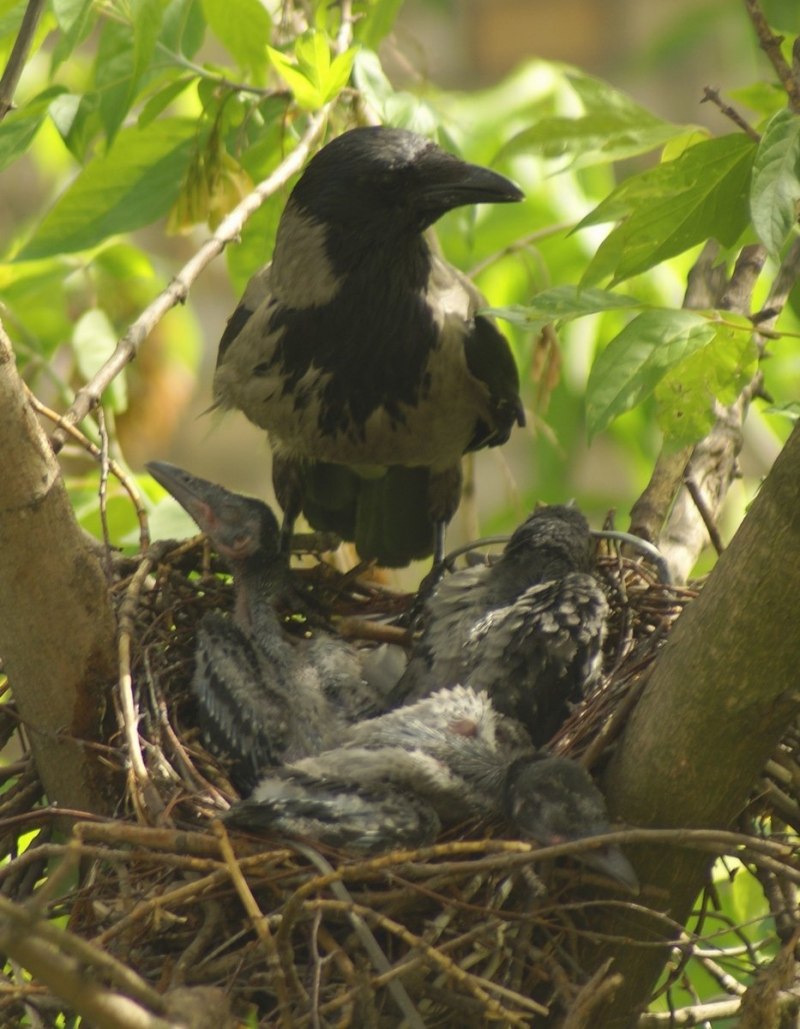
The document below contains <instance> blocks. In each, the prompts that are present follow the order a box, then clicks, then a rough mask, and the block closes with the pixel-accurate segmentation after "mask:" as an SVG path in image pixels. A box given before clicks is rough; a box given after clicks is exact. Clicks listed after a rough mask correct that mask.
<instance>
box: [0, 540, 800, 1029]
mask: <svg viewBox="0 0 800 1029" xmlns="http://www.w3.org/2000/svg"><path fill="white" fill-rule="evenodd" d="M600 564H601V573H602V576H603V579H604V581H605V583H606V587H607V590H608V594H609V599H610V602H611V607H612V616H611V620H610V627H609V628H610V631H609V634H608V639H607V643H606V660H605V667H606V675H605V677H604V681H603V683H602V685H601V687H600V688H599V689H597V690H596V691H595V692H594V693H593V695H592V696H591V697H589V698H588V699H587V700H586V701H585V702H584V703H583V704H582V705H581V706H580V707H579V708H578V709H577V710H576V711H575V712H574V713H573V715H572V717H571V718H570V719H569V721H568V722H567V724H566V725H565V726H564V727H563V728H562V730H561V732H560V733H559V735H558V737H557V738H556V740H555V741H554V743H553V746H554V749H556V750H558V751H559V752H561V753H564V754H569V755H572V756H576V757H580V758H581V759H582V760H584V761H586V762H587V763H588V764H589V765H590V766H593V765H596V764H597V763H598V762H599V761H602V759H603V758H604V756H605V755H606V754H607V752H608V749H609V747H610V746H613V741H614V739H615V737H616V735H617V734H618V732H619V730H620V729H621V728H622V725H623V723H624V719H625V717H626V714H627V711H628V710H629V708H630V706H631V703H632V701H633V700H635V697H636V694H637V691H638V688H639V684H640V683H641V681H642V676H643V673H644V672H645V671H646V670H647V668H648V667H649V665H650V663H651V662H652V661H653V659H654V657H655V655H656V653H657V652H658V649H659V648H660V646H661V645H662V644H663V642H664V641H665V640H666V638H667V636H668V634H669V631H670V628H671V626H672V624H673V623H674V621H675V619H676V617H677V616H678V614H679V613H680V611H681V609H682V608H683V606H684V604H685V603H686V602H687V601H688V600H689V599H690V598H691V597H692V596H693V595H694V593H693V591H692V590H683V589H676V588H673V587H668V586H664V585H662V584H660V583H659V582H658V581H657V580H656V579H655V578H654V577H652V576H651V575H650V573H649V572H648V571H647V569H643V568H642V567H640V566H639V565H637V564H634V563H633V562H631V561H629V560H627V559H625V558H621V557H619V556H616V555H614V556H608V557H604V558H602V559H601V562H600ZM218 571H220V569H218V567H217V566H216V564H215V563H214V560H213V559H212V557H211V555H210V554H209V551H208V549H207V547H205V546H204V545H203V544H202V543H201V542H199V541H197V540H195V541H190V542H189V543H187V544H184V545H182V546H178V547H176V546H175V545H167V544H156V545H155V547H153V548H151V550H150V551H149V552H148V555H146V556H145V558H144V559H140V560H137V561H135V562H130V563H127V564H126V565H123V566H122V572H121V575H120V578H119V580H118V582H117V585H116V587H115V594H116V597H117V600H118V603H119V609H120V621H121V627H122V632H123V636H124V635H125V634H127V635H128V637H129V643H130V647H129V654H130V663H129V667H125V664H126V659H125V658H124V659H123V667H121V670H120V686H119V688H118V689H117V691H116V693H115V706H116V719H117V731H116V733H115V735H114V737H113V739H112V740H111V746H110V748H109V750H108V752H107V754H106V755H105V756H106V759H107V760H109V761H111V762H112V763H113V764H115V765H116V767H118V769H119V770H120V772H121V773H124V776H125V788H124V791H121V793H122V796H121V800H120V810H119V814H118V817H117V818H116V819H114V820H112V821H105V822H99V821H98V822H91V821H83V822H80V823H79V824H78V825H77V826H76V827H75V832H74V838H73V839H72V840H71V841H66V842H64V841H62V840H59V839H58V838H57V836H56V835H55V833H54V830H53V828H52V826H53V821H52V819H51V818H50V817H48V816H47V812H45V811H42V810H41V809H39V808H37V807H36V806H35V805H36V804H37V803H38V802H39V801H40V800H41V788H40V786H39V784H38V780H37V779H36V776H35V773H34V771H33V767H32V762H31V761H30V759H29V758H28V757H26V756H25V755H24V753H22V754H18V755H17V756H16V757H14V758H13V759H12V760H11V761H10V763H8V764H6V766H5V767H4V768H3V769H2V770H1V771H0V779H1V780H2V782H3V784H4V787H5V790H4V792H3V794H2V802H1V803H0V819H1V820H0V844H1V845H2V851H0V854H2V856H3V858H4V862H5V863H4V865H3V867H0V891H2V896H0V914H4V915H9V912H7V911H6V910H5V908H4V907H3V905H4V904H7V902H8V901H14V902H18V903H17V910H23V908H24V910H26V911H27V914H26V915H25V917H26V918H29V919H30V918H31V917H32V916H31V915H30V905H31V904H33V905H34V908H35V913H36V918H38V917H39V915H40V914H41V913H42V912H44V911H45V910H47V911H48V914H49V917H50V921H47V920H42V921H39V922H37V923H36V926H37V931H40V927H41V926H44V927H45V928H46V929H47V930H48V931H49V930H50V929H51V927H52V926H53V921H52V920H54V919H57V918H61V917H62V916H63V919H64V920H65V921H66V924H67V926H68V929H69V930H70V932H69V933H68V934H67V933H63V932H62V931H61V930H60V929H59V930H58V932H59V933H60V935H59V937H58V940H59V946H61V947H62V948H64V949H65V950H66V951H67V952H69V953H72V952H73V950H74V951H75V952H76V953H77V955H78V956H77V960H79V961H81V962H83V963H89V964H92V965H93V966H94V972H95V974H96V975H98V976H99V977H100V978H101V979H102V980H103V981H104V982H106V983H108V984H109V985H110V986H111V987H113V988H114V989H115V990H117V991H119V992H120V993H123V994H125V996H126V997H131V998H133V1000H134V1001H136V1002H137V1003H139V1004H141V1005H142V1006H143V1007H145V1008H146V1009H147V1010H149V1011H151V1012H155V1014H156V1015H160V1016H161V1017H162V1018H164V1019H165V1020H166V1023H167V1024H169V1019H170V1017H171V1016H170V1012H171V1011H172V1010H175V1005H176V1004H177V1005H178V1009H179V1010H180V1011H182V1012H183V1013H184V1014H185V1013H186V1012H187V1011H188V1010H189V1007H188V1005H189V1003H190V999H191V998H192V997H193V998H194V1000H195V1001H197V999H198V998H200V1013H201V1014H203V1015H205V1016H206V1018H207V1020H208V1021H207V1024H208V1025H210V1026H214V1025H218V1026H220V1027H221V1026H223V1025H225V1024H227V1023H226V1019H228V1017H229V1014H231V1013H232V1015H233V1018H234V1020H235V1019H246V1018H249V1019H250V1020H251V1021H250V1023H249V1024H258V1025H264V1026H273V1025H274V1026H286V1027H288V1026H296V1027H302V1026H307V1025H310V1026H354V1027H367V1026H381V1027H382V1026H386V1027H394V1026H398V1025H400V1024H401V1023H402V1024H403V1025H406V1026H413V1027H421V1026H427V1027H435V1026H452V1025H456V1024H458V1025H460V1026H473V1025H474V1026H483V1025H484V1024H486V1023H487V1022H492V1023H494V1024H497V1025H502V1026H534V1025H537V1024H545V1023H547V1024H551V1022H550V1021H549V1019H550V1018H552V1017H553V1016H554V1014H557V1013H560V1014H561V1015H563V1014H564V1012H570V1013H571V1014H570V1017H571V1018H572V1022H571V1023H570V1025H572V1026H573V1027H574V1029H578V1027H580V1026H583V1025H585V1026H591V1025H592V1024H593V1023H592V1020H591V1011H592V1005H593V1004H594V1003H596V1002H597V1001H598V1000H599V999H600V998H601V997H602V995H603V991H604V990H608V989H610V988H611V987H612V986H613V982H612V980H610V979H604V978H603V976H602V974H601V975H600V976H599V977H596V978H595V979H594V980H590V981H589V982H588V983H587V977H586V975H585V974H584V972H583V970H582V968H581V964H580V946H581V940H582V935H583V928H582V926H583V915H584V911H585V909H586V905H588V904H593V905H595V906H596V905H597V904H598V903H602V904H611V905H616V906H627V907H630V908H634V907H635V908H637V909H639V910H644V909H645V908H646V906H647V895H646V892H645V893H644V894H643V896H642V897H641V898H633V897H632V896H631V895H630V894H629V893H625V892H624V891H623V890H622V889H619V888H615V887H614V886H613V885H611V884H609V883H604V884H603V885H602V886H601V887H600V888H599V889H598V880H596V879H594V878H593V877H592V875H591V874H590V873H589V872H588V871H586V870H585V869H583V868H582V867H581V866H576V865H575V864H574V863H571V862H567V863H566V864H565V865H564V864H561V863H559V864H558V865H554V864H553V860H552V859H553V858H554V857H557V856H561V855H563V854H569V853H575V852H577V851H579V850H580V849H582V848H583V847H586V846H587V843H586V842H585V841H581V842H578V843H573V844H565V845H563V846H560V847H555V848H549V849H548V850H546V851H545V850H541V849H540V850H538V851H537V850H536V848H535V847H534V846H533V845H531V844H527V843H521V842H518V841H508V840H502V839H498V838H492V837H491V836H486V835H485V832H484V831H483V830H482V828H481V827H475V826H472V827H465V829H464V830H463V831H462V832H451V833H450V834H449V836H448V837H447V838H446V839H445V840H443V841H442V842H440V843H439V844H438V845H436V846H434V847H429V848H426V849H425V850H419V851H415V852H409V851H406V852H396V853H392V854H387V855H382V856H380V857H373V858H370V859H356V858H353V857H352V856H347V855H342V854H336V853H331V852H329V851H323V850H322V849H321V848H314V847H311V846H310V845H309V844H307V843H303V842H301V841H287V840H278V839H275V840H261V841H255V840H253V839H252V838H247V837H243V836H242V837H239V836H237V837H235V838H234V839H231V838H229V837H228V836H227V834H226V832H225V830H224V828H223V827H222V825H221V823H219V822H218V821H215V820H214V816H215V815H216V814H219V813H220V811H221V810H224V809H225V808H226V807H227V806H228V805H229V804H231V803H232V802H234V801H235V800H236V794H235V792H234V790H233V788H232V787H231V785H230V783H229V781H228V778H227V776H226V772H225V768H224V767H223V766H222V764H221V763H220V762H219V761H218V760H217V759H216V758H214V756H213V755H211V754H209V753H208V752H207V751H206V750H205V749H204V748H203V746H202V744H201V742H200V740H199V735H198V732H197V729H196V727H195V717H194V714H195V713H194V707H193V702H192V698H191V693H190V690H189V682H190V679H191V674H192V668H193V660H194V640H195V628H196V626H197V623H198V621H199V619H200V618H201V617H202V616H203V614H204V613H205V612H206V611H208V610H211V609H216V608H219V607H222V608H229V607H230V605H231V600H232V587H231V585H230V582H229V581H228V580H227V578H226V577H224V576H220V575H218V574H215V573H216V572H218ZM301 574H302V578H303V580H304V583H305V586H306V588H307V589H308V590H309V591H310V594H311V595H312V596H313V597H315V598H316V602H317V603H319V604H320V605H321V606H322V607H323V608H325V609H326V610H329V611H330V612H331V614H332V615H333V616H334V617H339V616H346V617H347V618H348V619H349V622H348V628H349V631H351V632H352V631H353V620H356V621H362V622H363V621H365V620H369V619H374V618H376V616H382V617H383V618H388V617H389V616H391V617H396V616H400V615H402V614H403V612H405V611H406V610H407V608H408V605H409V603H410V600H411V598H410V597H408V596H397V595H395V594H392V593H391V592H389V591H388V590H386V589H383V588H381V587H379V586H373V585H366V584H365V583H363V582H362V581H360V580H358V579H354V578H353V577H352V576H351V577H343V576H341V575H339V574H338V573H336V572H334V571H333V570H332V569H331V568H330V567H328V566H317V567H315V568H313V569H311V570H308V571H304V572H303V573H301ZM365 635H367V636H373V635H375V633H374V632H368V633H366V634H365ZM365 645H371V644H365ZM122 653H123V655H125V653H126V649H125V648H124V647H123V648H122ZM3 711H4V714H3V717H2V719H0V741H3V742H4V743H5V747H6V749H5V752H4V753H5V755H6V756H7V754H8V753H9V751H10V748H12V747H14V746H18V743H19V740H18V737H17V733H16V731H15V730H16V723H15V721H14V719H13V708H12V707H11V706H9V705H6V706H5V708H4V709H3ZM797 758H798V737H797V734H796V733H795V734H794V735H793V736H787V741H786V743H785V744H784V745H783V746H782V747H781V750H780V753H779V754H777V755H776V756H775V759H774V760H773V762H771V764H770V768H768V770H767V773H766V776H765V780H764V783H765V785H764V788H763V789H762V790H760V791H759V792H760V793H761V799H760V801H759V803H760V805H761V807H760V811H759V813H761V814H763V813H764V812H767V813H769V812H771V811H775V812H777V813H779V814H780V815H781V817H782V818H783V819H784V821H786V822H789V823H790V824H791V825H792V826H793V827H794V828H795V829H797V828H798V825H800V819H798V820H793V818H792V817H789V816H790V815H791V816H793V815H794V814H795V813H796V812H797V811H800V808H798V796H797V794H798V792H800V791H798V783H800V769H798V765H797ZM619 839H620V840H621V841H622V842H623V843H625V842H626V841H631V842H636V841H643V840H647V841H656V840H664V841H669V842H671V843H676V842H677V843H683V844H685V845H690V846H695V847H697V846H699V847H702V848H703V849H706V850H711V851H712V852H713V853H716V854H723V853H726V852H732V851H733V850H738V853H739V856H740V857H741V856H742V854H745V855H746V857H747V859H748V860H749V861H751V862H752V863H753V864H754V865H755V866H756V867H757V868H758V870H759V874H760V875H762V874H763V877H764V881H765V882H766V881H767V879H768V878H769V877H770V876H771V877H772V879H771V880H770V881H771V882H772V884H773V886H774V885H775V884H776V883H777V884H778V886H779V887H780V888H784V887H786V884H787V883H788V884H789V885H790V886H791V887H792V888H794V883H795V882H796V879H797V877H795V876H793V875H792V874H791V866H790V864H789V862H788V861H787V858H786V855H785V853H784V852H783V851H780V850H779V849H776V848H778V845H777V844H775V843H772V842H771V841H769V840H764V839H762V838H761V837H759V836H757V835H753V834H750V835H747V836H740V835H737V834H733V833H711V832H708V833H702V832H695V833H691V832H688V831H685V832H683V833H677V832H671V833H670V832H666V831H665V832H662V833H660V834H659V833H658V832H654V831H650V832H647V831H644V830H632V831H630V832H627V833H625V834H622V835H621V836H620V837H619ZM742 841H745V842H744V844H743V842H742ZM742 846H745V848H746V849H745V850H744V851H742V850H741V847H742ZM79 867H80V870H81V874H80V877H78V876H77V870H78V868H79ZM73 880H74V885H72V883H73ZM775 888H777V887H775ZM20 902H25V903H24V905H23V904H21V903H20ZM48 905H49V907H48ZM9 917H10V915H9ZM14 917H17V916H14ZM654 917H655V916H654ZM657 917H658V918H659V919H660V920H661V924H662V925H663V916H657ZM28 924H29V926H30V927H32V926H33V924H34V922H33V921H30V922H29V923H28ZM42 931H43V930H42ZM52 931H53V933H55V932H56V930H55V929H53V930H52ZM779 931H780V930H779ZM793 931H794V927H793V924H792V925H789V926H784V929H783V932H784V936H786V934H787V933H789V934H790V933H791V932H793ZM782 938H783V937H782ZM684 939H686V937H685V936H684ZM87 942H88V950H86V951H82V950H81V949H80V948H81V947H86V946H87ZM687 946H688V944H687ZM92 955H93V956H92ZM198 986H203V987H213V988H215V989H212V990H210V991H207V992H201V993H191V994H186V993H182V992H181V990H182V989H183V988H185V987H192V988H194V987H198ZM26 1004H28V1005H31V1004H32V1005H35V1006H36V1010H37V1012H39V1013H40V1014H41V1012H47V1011H51V1010H54V1008H53V1005H54V1004H55V1005H56V1007H57V1006H58V1002H56V1001H55V1000H54V998H53V997H52V996H50V995H49V994H48V993H47V991H46V990H45V989H44V987H41V986H37V985H36V983H35V982H31V981H30V980H28V979H27V978H23V977H21V976H20V977H18V978H13V977H12V978H10V979H9V980H8V982H7V984H6V988H5V991H4V992H0V1023H2V1024H3V1025H17V1024H19V1018H20V1016H21V1013H22V1012H23V1011H25V1010H26V1008H25V1005H26ZM198 1017H199V1016H198ZM647 1017H649V1016H647ZM43 1024H55V1023H52V1022H48V1021H46V1020H45V1021H44V1023H43ZM120 1024H124V1023H120ZM197 1024H198V1025H199V1024H201V1023H200V1022H199V1021H198V1022H197ZM654 1024H659V1023H654Z"/></svg>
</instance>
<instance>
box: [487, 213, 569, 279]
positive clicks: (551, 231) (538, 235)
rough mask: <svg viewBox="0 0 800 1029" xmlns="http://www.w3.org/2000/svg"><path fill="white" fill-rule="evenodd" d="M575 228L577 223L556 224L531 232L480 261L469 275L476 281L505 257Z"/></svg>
mask: <svg viewBox="0 0 800 1029" xmlns="http://www.w3.org/2000/svg"><path fill="white" fill-rule="evenodd" d="M574 227H575V222H556V224H555V225H547V226H545V228H543V229H536V231H535V232H529V233H528V234H527V235H526V236H521V237H520V238H519V239H515V240H514V242H513V243H509V244H508V246H505V247H503V248H502V249H501V250H497V251H495V253H493V254H489V256H488V257H484V258H483V260H482V261H478V263H477V264H474V265H473V266H472V267H471V268H470V270H469V271H468V272H467V275H468V276H469V277H470V278H471V279H474V278H476V277H477V276H478V275H480V274H481V272H484V271H486V269H487V268H491V266H492V265H493V264H496V263H497V262H498V261H502V259H503V258H504V257H509V256H510V255H511V254H516V253H517V252H518V251H520V250H525V249H527V248H528V247H529V246H530V245H531V244H532V243H538V242H539V240H540V239H550V237H551V236H558V235H559V234H560V233H562V232H564V233H566V232H569V231H570V229H573V228H574Z"/></svg>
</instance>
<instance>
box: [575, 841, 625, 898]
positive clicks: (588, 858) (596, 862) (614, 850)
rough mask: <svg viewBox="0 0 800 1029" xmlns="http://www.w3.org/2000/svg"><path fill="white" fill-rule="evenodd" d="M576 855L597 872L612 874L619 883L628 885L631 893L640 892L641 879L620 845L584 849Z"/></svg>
mask: <svg viewBox="0 0 800 1029" xmlns="http://www.w3.org/2000/svg"><path fill="white" fill-rule="evenodd" d="M575 857H576V858H577V859H578V860H579V861H581V862H583V864H584V865H588V866H589V868H592V869H594V871H596V872H602V873H603V874H604V875H608V876H610V877H611V878H612V879H615V880H616V881H617V882H618V883H621V884H622V885H623V886H626V887H627V888H628V889H629V890H630V891H631V893H638V892H639V879H638V878H637V875H636V872H634V870H633V865H632V864H631V863H630V861H628V859H627V858H626V857H625V855H624V854H623V853H622V851H621V850H620V849H619V847H610V846H609V847H598V849H597V850H584V851H583V852H582V853H580V854H576V855H575Z"/></svg>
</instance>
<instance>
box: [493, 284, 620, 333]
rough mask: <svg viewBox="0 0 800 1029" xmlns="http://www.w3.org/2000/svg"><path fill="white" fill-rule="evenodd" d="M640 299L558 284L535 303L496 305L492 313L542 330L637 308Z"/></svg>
mask: <svg viewBox="0 0 800 1029" xmlns="http://www.w3.org/2000/svg"><path fill="white" fill-rule="evenodd" d="M637 306H639V301H638V300H636V298H635V297H628V296H625V295H624V294H622V293H613V292H611V290H607V289H591V288H590V289H580V288H579V287H578V286H554V287H553V288H552V289H546V290H543V291H542V292H541V293H537V294H536V296H535V298H534V300H533V303H531V304H515V305H514V306H512V307H493V308H490V309H489V313H490V314H493V315H494V316H495V317H496V318H502V319H504V320H505V321H507V322H512V323H513V324H514V325H521V326H523V327H524V328H527V329H538V328H541V327H542V326H543V325H546V324H547V323H548V322H564V321H570V320H571V319H573V318H582V317H583V316H584V315H587V314H597V313H598V312H600V311H614V310H618V309H620V308H624V307H637Z"/></svg>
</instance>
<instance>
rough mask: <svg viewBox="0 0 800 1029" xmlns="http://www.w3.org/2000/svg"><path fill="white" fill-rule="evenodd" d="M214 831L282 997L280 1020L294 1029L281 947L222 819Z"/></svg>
mask: <svg viewBox="0 0 800 1029" xmlns="http://www.w3.org/2000/svg"><path fill="white" fill-rule="evenodd" d="M212 829H213V830H214V835H215V836H216V838H217V841H218V843H219V849H220V850H221V851H222V858H223V860H224V862H225V865H226V866H227V869H228V872H229V873H230V877H231V881H232V882H233V885H234V888H235V889H236V892H237V893H238V895H239V900H240V901H241V902H242V906H243V907H244V909H245V911H246V912H247V916H248V918H249V919H250V921H251V923H252V925H253V928H254V929H255V931H256V935H257V936H258V938H259V940H260V941H261V944H262V946H263V948H264V952H265V954H266V957H267V967H268V968H269V970H270V973H271V975H272V981H273V983H274V984H275V992H276V993H277V995H278V1019H279V1021H280V1024H281V1025H282V1026H283V1027H284V1029H291V1027H292V1025H293V1024H294V1020H293V1019H292V1016H291V1012H290V1010H289V1008H290V1004H291V998H290V996H289V985H288V983H287V981H286V976H285V975H284V972H283V966H282V965H281V959H280V955H279V953H278V948H277V947H276V946H275V937H274V936H273V935H272V933H271V932H270V928H269V919H267V918H265V917H264V915H263V913H262V911H261V909H260V908H259V906H258V901H257V900H256V898H255V897H254V896H253V891H252V890H251V889H250V886H249V885H248V883H247V880H246V879H245V877H244V875H243V874H242V870H241V868H240V867H239V863H238V862H237V860H236V855H235V854H234V852H233V847H232V846H231V841H230V839H229V838H228V834H227V832H226V831H225V826H224V825H223V824H222V822H220V821H219V819H215V820H214V822H213V824H212Z"/></svg>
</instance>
